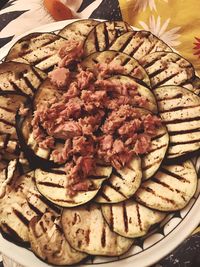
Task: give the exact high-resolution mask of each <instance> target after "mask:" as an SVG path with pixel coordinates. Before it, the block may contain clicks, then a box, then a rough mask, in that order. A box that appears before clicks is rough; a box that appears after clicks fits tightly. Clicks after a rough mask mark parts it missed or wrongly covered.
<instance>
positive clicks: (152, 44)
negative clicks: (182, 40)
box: [109, 31, 172, 60]
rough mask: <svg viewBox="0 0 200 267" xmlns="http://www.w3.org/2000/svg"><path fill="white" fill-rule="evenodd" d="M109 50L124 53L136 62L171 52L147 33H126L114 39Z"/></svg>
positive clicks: (160, 41) (164, 44)
mask: <svg viewBox="0 0 200 267" xmlns="http://www.w3.org/2000/svg"><path fill="white" fill-rule="evenodd" d="M109 50H115V51H119V52H123V53H126V54H127V55H129V56H131V57H134V58H135V59H137V60H139V59H141V58H143V57H144V56H146V55H149V54H151V53H154V52H158V51H167V52H172V49H171V48H170V47H169V46H168V45H167V44H166V43H164V42H163V41H162V40H160V39H159V38H158V37H156V36H155V35H153V34H152V33H150V32H147V31H131V32H126V33H124V34H122V35H121V36H119V37H118V38H117V39H115V41H114V42H113V43H112V45H111V46H110V47H109Z"/></svg>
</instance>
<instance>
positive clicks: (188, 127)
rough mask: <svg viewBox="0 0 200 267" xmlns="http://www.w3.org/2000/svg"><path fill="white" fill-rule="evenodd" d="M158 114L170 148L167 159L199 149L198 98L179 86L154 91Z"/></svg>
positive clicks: (199, 110)
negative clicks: (167, 134) (166, 132)
mask: <svg viewBox="0 0 200 267" xmlns="http://www.w3.org/2000/svg"><path fill="white" fill-rule="evenodd" d="M154 92H155V96H156V99H157V102H158V108H159V113H160V116H161V118H162V121H163V123H165V125H166V127H167V129H168V132H169V136H170V146H169V150H168V153H167V157H168V158H169V159H172V158H178V157H182V156H184V155H187V154H188V153H191V152H194V151H198V150H199V149H200V120H199V114H200V97H199V96H197V95H196V94H194V93H192V92H191V91H189V90H187V89H185V88H183V87H180V86H163V87H160V88H157V89H155V91H154Z"/></svg>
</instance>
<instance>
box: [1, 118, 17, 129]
mask: <svg viewBox="0 0 200 267" xmlns="http://www.w3.org/2000/svg"><path fill="white" fill-rule="evenodd" d="M0 122H2V123H4V124H7V125H9V126H11V127H15V123H12V122H10V121H7V120H4V119H2V118H0Z"/></svg>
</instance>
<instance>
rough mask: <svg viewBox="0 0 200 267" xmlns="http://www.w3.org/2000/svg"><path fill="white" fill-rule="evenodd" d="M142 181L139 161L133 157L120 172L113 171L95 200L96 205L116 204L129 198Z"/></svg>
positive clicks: (136, 157)
mask: <svg viewBox="0 0 200 267" xmlns="http://www.w3.org/2000/svg"><path fill="white" fill-rule="evenodd" d="M141 179H142V169H141V159H140V158H139V157H138V156H135V157H133V159H132V160H131V162H130V163H129V164H128V165H127V166H126V167H124V168H123V169H121V170H114V171H113V173H112V175H111V177H110V178H109V179H108V180H107V181H105V183H104V184H103V186H102V188H101V191H100V192H99V194H98V195H97V197H96V198H95V201H96V202H98V203H116V202H121V201H124V200H126V199H128V198H130V197H131V196H132V195H134V193H135V192H136V190H137V189H138V188H139V186H140V183H141Z"/></svg>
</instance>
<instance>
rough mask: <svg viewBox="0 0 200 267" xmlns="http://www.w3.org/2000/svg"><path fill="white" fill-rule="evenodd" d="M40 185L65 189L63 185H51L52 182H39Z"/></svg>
mask: <svg viewBox="0 0 200 267" xmlns="http://www.w3.org/2000/svg"><path fill="white" fill-rule="evenodd" d="M38 184H40V185H44V186H47V187H56V188H65V187H64V186H63V185H60V184H54V183H51V182H42V181H40V182H38Z"/></svg>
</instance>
